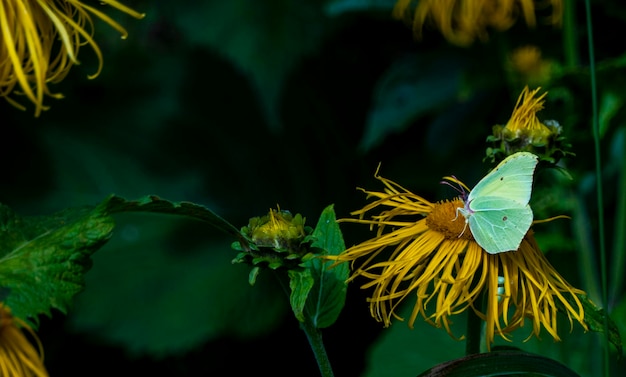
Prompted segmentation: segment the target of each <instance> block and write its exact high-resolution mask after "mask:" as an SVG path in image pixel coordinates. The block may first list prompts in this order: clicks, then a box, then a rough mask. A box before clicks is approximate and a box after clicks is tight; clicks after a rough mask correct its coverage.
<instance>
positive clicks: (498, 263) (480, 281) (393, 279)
mask: <svg viewBox="0 0 626 377" xmlns="http://www.w3.org/2000/svg"><path fill="white" fill-rule="evenodd" d="M376 179H378V180H379V181H380V182H382V183H383V185H384V186H385V189H384V191H383V192H376V191H366V190H362V191H364V192H365V193H366V194H367V196H368V197H373V198H376V200H375V201H374V202H372V203H370V204H368V205H366V206H365V207H364V208H363V209H361V210H358V211H355V212H353V213H352V214H353V215H358V216H359V217H358V218H357V219H342V220H340V221H344V222H354V223H359V224H367V225H369V226H370V228H376V229H377V233H376V236H375V237H373V238H372V239H370V240H367V241H364V242H362V243H360V244H357V245H355V246H352V247H350V248H349V249H347V250H346V251H345V252H343V253H342V254H340V255H338V256H336V257H334V258H332V259H335V260H336V261H337V262H351V263H352V266H353V273H352V275H351V277H350V279H349V280H354V279H355V278H357V277H362V278H365V280H367V282H366V283H364V285H363V286H362V288H363V289H367V288H373V289H374V291H373V293H372V295H371V297H370V298H369V299H368V301H369V302H370V312H371V315H372V316H373V317H374V318H375V319H376V320H378V321H381V322H383V323H384V325H385V326H389V325H390V324H391V321H392V318H398V319H399V316H398V314H397V313H396V311H397V308H398V306H399V305H400V304H401V303H403V302H405V301H411V302H412V303H413V311H412V312H411V314H410V317H409V318H408V325H409V327H411V328H412V327H413V324H414V322H415V320H416V318H417V316H418V315H421V316H422V317H423V318H424V319H425V320H426V321H427V322H428V323H430V324H432V325H434V326H436V327H443V328H445V329H446V331H447V332H448V333H449V334H450V335H451V336H454V335H453V333H452V331H451V328H450V325H451V320H450V317H451V316H452V315H454V314H459V313H461V312H463V311H465V310H473V311H474V312H475V313H476V315H477V316H479V317H480V318H482V319H483V320H484V321H485V323H486V334H485V335H486V336H485V339H486V342H487V347H489V346H490V344H491V343H492V342H493V341H494V337H495V336H500V337H502V338H504V339H507V340H508V339H509V338H508V336H507V334H509V333H510V332H512V331H513V330H515V329H517V328H519V327H522V326H523V325H524V321H525V320H526V321H529V322H530V323H531V324H532V330H533V332H532V334H534V335H536V336H538V335H539V333H540V330H541V328H544V329H545V330H546V331H547V332H548V333H549V334H550V335H551V336H552V337H553V338H554V339H555V340H560V338H559V336H558V331H557V312H558V311H559V309H558V307H560V308H562V309H561V310H563V311H564V312H565V314H566V315H567V316H568V318H569V320H570V323H573V321H574V320H575V321H577V322H579V323H580V324H581V326H583V327H584V328H585V329H587V325H586V324H585V322H584V314H585V313H584V310H583V306H582V304H581V302H580V300H579V298H578V297H577V295H579V294H584V292H583V291H581V290H579V289H576V288H574V287H572V286H571V285H570V284H569V283H567V282H566V281H565V280H564V279H563V278H562V277H561V276H560V275H559V274H558V272H557V271H556V270H555V269H554V268H553V267H552V266H551V265H550V263H549V262H548V261H547V259H546V258H545V257H544V255H543V253H542V252H541V251H540V250H539V247H538V245H537V243H536V242H535V239H534V237H533V233H532V230H531V231H529V232H528V234H526V236H525V237H524V239H523V240H522V243H521V245H520V247H519V249H518V250H517V251H513V252H503V253H498V254H489V253H487V252H486V251H485V250H483V249H482V248H481V247H480V246H479V245H478V244H477V243H476V241H475V240H474V238H473V236H472V234H471V232H470V231H469V230H468V229H465V225H466V224H465V222H464V221H463V219H462V218H458V215H457V209H458V208H461V207H463V205H464V204H463V201H462V200H461V199H459V198H457V199H454V200H452V201H441V202H437V203H431V202H429V201H427V200H426V199H424V198H422V197H420V196H418V195H415V194H413V193H412V192H410V191H408V190H406V189H405V188H403V187H402V186H400V185H398V184H397V183H395V182H392V181H390V180H388V179H385V178H383V177H380V176H379V175H378V172H377V173H376ZM449 180H451V181H453V182H457V183H459V184H461V183H460V182H458V181H456V180H454V179H449ZM379 208H382V212H380V213H379V214H375V215H372V216H371V217H370V218H365V215H366V214H367V213H368V212H369V211H371V210H374V209H379ZM455 219H456V220H455ZM357 260H361V261H362V263H361V264H360V265H359V267H357V268H354V266H355V262H356V261H357ZM480 297H484V299H485V301H484V302H485V304H484V306H482V305H481V300H480V299H479V298H480ZM572 303H573V304H572Z"/></svg>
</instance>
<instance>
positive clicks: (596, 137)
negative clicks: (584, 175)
mask: <svg viewBox="0 0 626 377" xmlns="http://www.w3.org/2000/svg"><path fill="white" fill-rule="evenodd" d="M585 11H586V13H587V40H588V46H589V76H590V79H591V106H592V113H593V119H592V131H593V141H594V149H595V159H596V166H595V167H596V185H597V186H596V187H597V201H598V238H599V241H600V271H601V273H600V274H601V280H602V304H603V305H604V308H605V310H606V315H605V316H604V375H605V376H607V377H608V376H609V320H608V307H607V303H608V288H607V271H606V270H607V266H606V247H605V244H604V204H603V200H602V163H601V160H600V156H601V155H600V152H601V151H600V126H599V124H600V122H599V118H598V99H597V98H598V95H597V84H596V67H595V54H594V50H593V48H594V45H593V28H592V22H591V2H590V1H589V0H585Z"/></svg>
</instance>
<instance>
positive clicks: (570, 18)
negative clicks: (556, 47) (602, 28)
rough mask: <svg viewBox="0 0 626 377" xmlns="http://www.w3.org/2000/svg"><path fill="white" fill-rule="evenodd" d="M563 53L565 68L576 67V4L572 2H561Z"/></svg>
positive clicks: (577, 61)
mask: <svg viewBox="0 0 626 377" xmlns="http://www.w3.org/2000/svg"><path fill="white" fill-rule="evenodd" d="M563 8H564V9H563V51H564V55H565V67H566V68H573V67H578V65H579V63H580V62H579V60H580V59H579V58H578V43H577V40H576V32H577V30H576V4H575V3H574V2H573V1H565V2H563Z"/></svg>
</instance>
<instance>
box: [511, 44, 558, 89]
mask: <svg viewBox="0 0 626 377" xmlns="http://www.w3.org/2000/svg"><path fill="white" fill-rule="evenodd" d="M506 68H507V69H508V71H509V72H510V74H511V75H512V76H514V77H516V78H518V80H519V81H522V82H524V83H527V84H528V85H532V86H534V85H541V84H545V83H547V82H548V81H549V80H550V76H551V71H552V68H553V64H552V62H551V61H549V60H545V59H543V58H542V57H541V50H540V49H539V47H537V46H532V45H528V46H521V47H518V48H516V49H515V50H513V51H512V52H511V54H510V55H509V60H508V62H507V67H506Z"/></svg>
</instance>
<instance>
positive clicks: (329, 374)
mask: <svg viewBox="0 0 626 377" xmlns="http://www.w3.org/2000/svg"><path fill="white" fill-rule="evenodd" d="M303 314H304V322H300V328H301V329H302V330H303V331H304V333H305V334H306V337H307V339H308V340H309V345H310V346H311V350H312V351H313V354H314V355H315V360H316V361H317V366H318V367H319V368H320V374H321V376H322V377H333V376H334V374H333V368H332V366H331V365H330V360H329V359H328V355H327V354H326V348H325V347H324V342H323V341H322V332H321V331H320V329H318V328H317V327H315V325H314V324H313V321H311V317H310V316H309V315H308V313H307V311H306V310H305V311H304V313H303Z"/></svg>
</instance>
